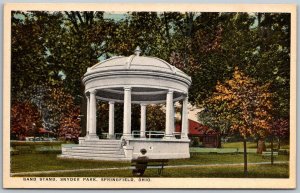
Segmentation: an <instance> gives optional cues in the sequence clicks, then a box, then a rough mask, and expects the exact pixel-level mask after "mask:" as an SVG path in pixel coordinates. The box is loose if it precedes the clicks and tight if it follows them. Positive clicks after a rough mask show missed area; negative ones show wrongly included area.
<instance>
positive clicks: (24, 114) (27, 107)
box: [11, 102, 41, 140]
mask: <svg viewBox="0 0 300 193" xmlns="http://www.w3.org/2000/svg"><path fill="white" fill-rule="evenodd" d="M40 120H41V119H40V115H39V112H38V109H37V107H36V106H34V105H33V104H31V103H30V102H23V103H15V104H13V106H12V108H11V135H12V137H15V138H17V139H19V140H22V139H24V138H25V137H27V136H31V135H33V134H34V132H35V131H34V129H36V128H37V127H38V126H39V125H40ZM34 124H35V125H34Z"/></svg>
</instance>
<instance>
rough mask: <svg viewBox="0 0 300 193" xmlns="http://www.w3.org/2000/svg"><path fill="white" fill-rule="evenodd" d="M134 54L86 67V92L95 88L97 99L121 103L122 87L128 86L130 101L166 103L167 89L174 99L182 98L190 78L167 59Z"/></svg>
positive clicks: (84, 77)
mask: <svg viewBox="0 0 300 193" xmlns="http://www.w3.org/2000/svg"><path fill="white" fill-rule="evenodd" d="M140 52H141V51H140V49H139V48H137V49H136V50H135V54H134V55H131V56H128V57H125V56H116V57H112V58H110V59H107V60H104V61H102V62H99V63H97V64H95V65H94V66H92V67H90V68H88V70H87V72H86V73H85V74H84V76H83V79H82V81H83V83H84V85H85V92H89V91H90V90H97V98H98V99H101V100H105V101H109V100H114V101H117V102H122V101H123V99H124V88H125V87H130V88H132V90H131V98H132V99H131V100H132V102H133V103H142V102H145V103H146V102H149V103H160V102H165V100H166V94H167V91H168V90H173V91H174V95H173V99H174V101H177V100H180V99H182V97H184V96H185V95H186V94H187V93H188V88H189V86H190V85H191V77H189V76H188V75H187V74H185V73H184V72H183V71H181V70H179V69H178V68H176V67H174V66H172V65H171V64H169V63H168V62H166V61H164V60H162V59H159V58H155V57H148V56H140Z"/></svg>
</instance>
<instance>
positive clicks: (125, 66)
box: [87, 48, 190, 79]
mask: <svg viewBox="0 0 300 193" xmlns="http://www.w3.org/2000/svg"><path fill="white" fill-rule="evenodd" d="M119 70H122V71H124V70H128V71H149V72H162V73H168V74H177V75H179V76H183V77H185V78H188V79H190V77H189V76H188V75H186V74H185V73H184V72H182V71H181V70H179V69H178V68H176V67H175V66H172V65H171V64H169V63H168V62H166V61H164V60H162V59H160V58H156V57H149V56H140V49H139V48H137V49H136V50H135V54H134V55H131V56H128V57H125V56H114V57H112V58H109V59H107V60H104V61H101V62H99V63H97V64H95V65H94V66H92V67H90V68H88V70H87V73H92V72H101V71H119Z"/></svg>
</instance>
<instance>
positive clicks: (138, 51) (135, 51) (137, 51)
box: [134, 46, 142, 56]
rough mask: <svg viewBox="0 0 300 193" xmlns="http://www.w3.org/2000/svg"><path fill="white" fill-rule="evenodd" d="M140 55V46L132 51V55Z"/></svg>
mask: <svg viewBox="0 0 300 193" xmlns="http://www.w3.org/2000/svg"><path fill="white" fill-rule="evenodd" d="M141 53H142V50H141V48H140V46H137V47H136V48H135V50H134V54H135V55H137V56H139V55H140V54H141Z"/></svg>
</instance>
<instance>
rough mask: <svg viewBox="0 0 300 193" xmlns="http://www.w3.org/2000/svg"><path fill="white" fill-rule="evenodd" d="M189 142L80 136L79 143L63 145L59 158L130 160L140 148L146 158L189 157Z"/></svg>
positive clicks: (136, 154) (184, 140) (137, 154)
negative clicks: (144, 152)
mask: <svg viewBox="0 0 300 193" xmlns="http://www.w3.org/2000/svg"><path fill="white" fill-rule="evenodd" d="M189 142H190V140H189V139H149V138H146V139H145V138H131V139H127V138H126V139H123V140H111V139H97V140H95V139H93V140H91V139H87V138H80V139H79V144H76V145H75V144H72V145H63V146H62V154H61V155H59V158H72V159H91V160H110V161H130V160H132V159H137V158H138V157H139V156H141V155H142V154H141V149H145V150H146V151H147V152H146V154H145V156H147V157H148V159H184V158H190V153H189Z"/></svg>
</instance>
